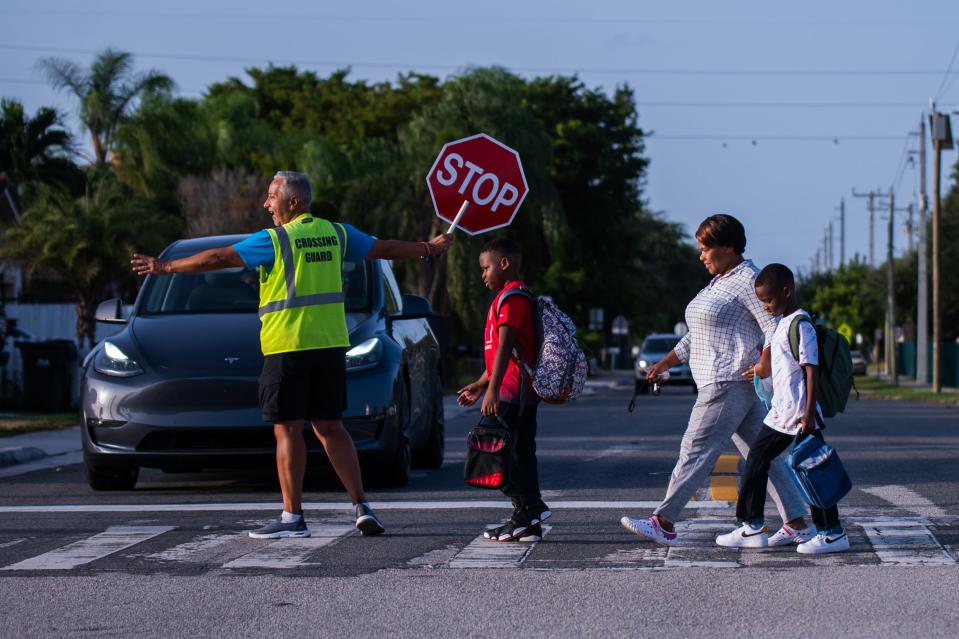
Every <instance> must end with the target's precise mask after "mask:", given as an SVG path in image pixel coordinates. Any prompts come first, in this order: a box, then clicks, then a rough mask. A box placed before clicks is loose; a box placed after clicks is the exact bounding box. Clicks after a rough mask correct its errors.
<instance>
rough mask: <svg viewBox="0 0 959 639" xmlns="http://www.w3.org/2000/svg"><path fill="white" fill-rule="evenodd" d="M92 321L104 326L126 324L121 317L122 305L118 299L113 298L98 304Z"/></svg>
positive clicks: (124, 319)
mask: <svg viewBox="0 0 959 639" xmlns="http://www.w3.org/2000/svg"><path fill="white" fill-rule="evenodd" d="M94 319H95V320H96V321H98V322H103V323H104V324H126V323H127V320H126V318H125V317H123V303H122V302H121V301H120V299H119V298H116V297H114V298H113V299H109V300H107V301H105V302H100V304H99V305H98V306H97V311H96V313H95V314H94Z"/></svg>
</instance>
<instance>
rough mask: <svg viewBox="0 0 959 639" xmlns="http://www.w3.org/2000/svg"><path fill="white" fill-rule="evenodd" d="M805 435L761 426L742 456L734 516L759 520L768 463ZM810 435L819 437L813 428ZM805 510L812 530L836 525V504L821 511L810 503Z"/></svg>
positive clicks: (761, 513) (761, 515) (767, 477)
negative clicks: (808, 514) (742, 466)
mask: <svg viewBox="0 0 959 639" xmlns="http://www.w3.org/2000/svg"><path fill="white" fill-rule="evenodd" d="M806 437H807V436H806V435H799V436H798V437H793V436H792V435H787V434H785V433H780V432H779V431H778V430H775V429H773V428H770V427H769V426H763V428H762V430H761V431H759V436H757V437H756V441H754V442H753V443H752V444H751V445H750V446H749V456H748V457H746V467H745V469H744V470H743V477H742V485H741V486H740V488H739V501H738V502H736V519H738V520H739V521H740V522H754V521H762V520H763V518H764V517H763V511H764V510H765V508H766V482H767V481H768V480H769V464H770V462H772V460H774V459H776V458H777V457H779V455H780V454H782V452H783V451H784V450H786V449H787V448H789V445H790V444H792V443H793V442H794V441H796V442H800V441H802V440H803V439H805V438H806ZM813 437H818V438H819V439H823V436H822V432H821V431H818V430H817V431H816V432H815V433H813ZM823 441H825V440H823ZM809 512H810V514H812V521H813V523H814V524H815V525H816V530H819V531H823V530H829V529H830V528H837V527H838V526H839V509H838V507H836V506H833V507H831V508H826V509H825V510H823V509H822V508H817V507H816V506H810V507H809Z"/></svg>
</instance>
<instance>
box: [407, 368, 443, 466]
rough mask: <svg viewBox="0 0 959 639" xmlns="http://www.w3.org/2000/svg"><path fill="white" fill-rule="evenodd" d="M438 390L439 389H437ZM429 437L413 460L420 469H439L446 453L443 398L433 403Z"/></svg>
mask: <svg viewBox="0 0 959 639" xmlns="http://www.w3.org/2000/svg"><path fill="white" fill-rule="evenodd" d="M437 388H439V387H437ZM430 421H431V423H430V436H429V439H428V440H427V442H426V446H425V447H424V448H423V450H421V451H419V452H418V453H417V455H416V458H415V459H414V460H413V461H414V462H415V463H416V465H417V466H419V467H420V468H440V467H441V466H442V465H443V457H444V455H445V453H446V419H445V416H444V413H443V397H442V396H440V397H437V398H436V400H435V401H434V402H433V418H432V419H431V420H430Z"/></svg>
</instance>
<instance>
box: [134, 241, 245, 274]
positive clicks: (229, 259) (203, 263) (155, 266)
mask: <svg viewBox="0 0 959 639" xmlns="http://www.w3.org/2000/svg"><path fill="white" fill-rule="evenodd" d="M130 264H131V265H132V266H133V272H134V273H136V274H137V275H169V274H170V273H202V272H204V271H215V270H217V269H221V268H230V267H232V266H243V260H241V259H240V256H239V254H238V253H237V252H236V249H234V248H233V247H232V246H224V247H222V248H214V249H207V250H205V251H200V252H199V253H197V254H196V255H191V256H190V257H183V258H180V259H178V260H171V261H169V262H166V261H164V260H160V259H157V258H155V257H150V256H149V255H141V254H139V253H134V254H133V259H131V260H130Z"/></svg>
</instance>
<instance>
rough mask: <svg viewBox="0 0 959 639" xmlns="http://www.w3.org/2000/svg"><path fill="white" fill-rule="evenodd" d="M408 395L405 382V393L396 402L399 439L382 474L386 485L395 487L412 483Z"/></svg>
mask: <svg viewBox="0 0 959 639" xmlns="http://www.w3.org/2000/svg"><path fill="white" fill-rule="evenodd" d="M408 397H409V394H408V393H407V391H406V386H405V384H404V385H403V394H402V395H401V396H400V397H399V398H398V399H397V402H396V421H397V425H398V428H397V429H396V430H397V436H398V441H397V442H396V449H395V452H394V454H393V459H392V461H390V463H389V466H387V467H386V469H385V470H384V471H383V474H382V476H381V477H382V481H383V483H384V484H385V485H387V486H391V487H394V488H400V487H402V486H405V485H407V484H408V483H410V462H411V460H412V452H411V450H410V438H409V437H408V436H407V433H406V431H407V427H408V426H409V424H408V422H409V419H410V411H409V404H410V403H409V400H408V399H407V398H408Z"/></svg>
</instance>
